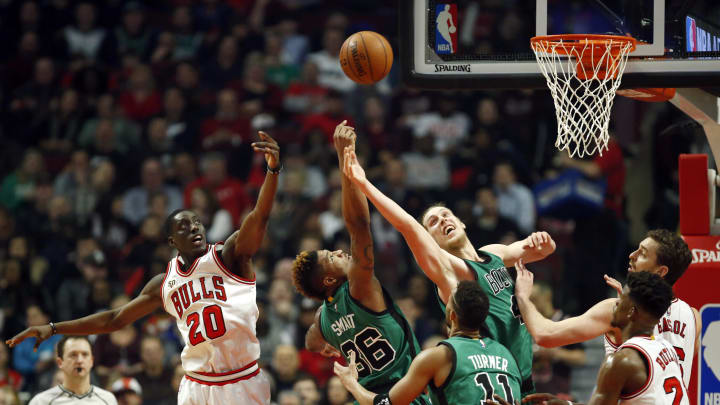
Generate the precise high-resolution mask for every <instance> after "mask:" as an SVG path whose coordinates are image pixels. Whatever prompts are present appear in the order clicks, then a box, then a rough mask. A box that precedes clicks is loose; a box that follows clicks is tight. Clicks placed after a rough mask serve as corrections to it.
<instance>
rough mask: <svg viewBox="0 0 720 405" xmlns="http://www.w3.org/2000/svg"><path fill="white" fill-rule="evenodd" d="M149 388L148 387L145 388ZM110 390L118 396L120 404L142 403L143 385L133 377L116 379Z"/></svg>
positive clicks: (132, 404)
mask: <svg viewBox="0 0 720 405" xmlns="http://www.w3.org/2000/svg"><path fill="white" fill-rule="evenodd" d="M145 389H146V390H147V388H145ZM110 390H111V391H112V393H113V395H115V397H116V398H117V403H118V405H142V403H143V393H142V386H141V385H140V383H139V382H138V380H136V379H134V378H132V377H121V378H118V379H117V380H115V382H113V383H112V385H111V386H110Z"/></svg>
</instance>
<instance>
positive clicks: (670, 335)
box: [605, 298, 697, 386]
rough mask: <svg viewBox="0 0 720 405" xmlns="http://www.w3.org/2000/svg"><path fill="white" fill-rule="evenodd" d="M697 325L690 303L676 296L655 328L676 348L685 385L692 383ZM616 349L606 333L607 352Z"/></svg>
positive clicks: (609, 352)
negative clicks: (691, 375)
mask: <svg viewBox="0 0 720 405" xmlns="http://www.w3.org/2000/svg"><path fill="white" fill-rule="evenodd" d="M695 325H696V323H695V313H694V312H693V310H692V308H691V307H690V305H688V304H687V302H685V301H683V300H681V299H678V298H675V299H673V301H672V304H670V308H668V310H667V312H666V313H665V315H663V317H662V318H660V322H659V323H658V326H657V327H655V330H654V333H655V336H662V338H663V339H665V340H666V341H667V342H668V343H670V345H671V346H673V347H674V348H675V351H676V352H677V355H678V359H679V360H680V368H681V370H682V372H683V381H684V382H685V386H688V385H689V384H690V374H691V372H692V361H693V357H694V356H695V339H696V338H697V331H696V330H695V329H696V328H695ZM616 349H617V345H615V344H614V343H613V342H611V341H610V339H609V337H608V335H605V354H611V353H614V352H615V350H616Z"/></svg>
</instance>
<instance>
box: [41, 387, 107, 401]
mask: <svg viewBox="0 0 720 405" xmlns="http://www.w3.org/2000/svg"><path fill="white" fill-rule="evenodd" d="M69 404H73V405H76V404H79V405H117V400H116V399H115V395H113V394H112V393H111V392H110V391H106V390H104V389H102V388H100V387H96V386H94V385H91V386H90V390H89V391H88V392H86V393H85V394H83V395H77V394H76V393H74V392H72V391H69V390H67V389H66V388H65V387H63V386H62V385H56V386H55V387H52V388H50V389H49V390H45V391H43V392H41V393H39V394H37V395H35V397H34V398H33V399H32V400H30V403H29V404H28V405H69Z"/></svg>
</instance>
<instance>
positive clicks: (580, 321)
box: [515, 260, 617, 347]
mask: <svg viewBox="0 0 720 405" xmlns="http://www.w3.org/2000/svg"><path fill="white" fill-rule="evenodd" d="M515 270H517V277H516V279H515V297H516V298H517V302H518V307H520V313H521V314H522V317H523V320H524V321H525V326H527V329H528V331H529V332H530V335H532V337H533V339H535V342H536V343H537V344H538V345H540V346H543V347H557V346H564V345H569V344H572V343H579V342H584V341H586V340H590V339H592V338H595V337H597V336H600V335H602V334H603V333H606V332H608V331H609V329H610V321H611V318H612V312H613V306H614V305H615V302H616V301H617V300H616V299H615V298H609V299H606V300H604V301H600V302H599V303H597V304H595V305H594V306H593V307H592V308H590V309H589V310H588V311H587V312H585V313H584V314H582V315H580V316H575V317H572V318H567V319H563V320H561V321H557V322H555V321H551V320H550V319H547V318H545V317H544V316H543V315H542V314H541V313H540V311H538V310H537V308H536V307H535V304H533V303H532V301H530V294H531V292H532V286H533V274H532V273H531V272H530V271H529V270H528V269H527V268H526V267H525V265H524V264H523V262H522V260H519V261H518V262H517V263H515Z"/></svg>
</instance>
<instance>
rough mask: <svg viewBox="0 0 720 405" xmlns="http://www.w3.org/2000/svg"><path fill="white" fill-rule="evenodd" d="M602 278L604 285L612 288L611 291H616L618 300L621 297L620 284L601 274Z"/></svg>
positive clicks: (621, 287) (621, 288)
mask: <svg viewBox="0 0 720 405" xmlns="http://www.w3.org/2000/svg"><path fill="white" fill-rule="evenodd" d="M603 277H604V278H605V283H606V284H607V285H609V286H610V287H612V288H613V290H615V291H617V294H618V298H620V296H621V295H622V290H623V286H622V284H621V283H620V282H619V281H617V280H615V279H614V278H612V277H610V276H608V275H607V274H603Z"/></svg>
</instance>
